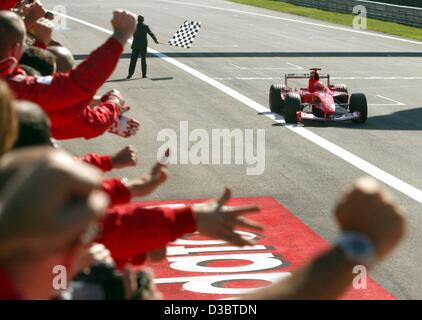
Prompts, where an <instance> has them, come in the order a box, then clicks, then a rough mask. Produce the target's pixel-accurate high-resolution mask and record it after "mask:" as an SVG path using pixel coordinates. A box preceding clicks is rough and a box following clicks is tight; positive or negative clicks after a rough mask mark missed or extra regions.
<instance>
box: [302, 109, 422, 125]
mask: <svg viewBox="0 0 422 320" xmlns="http://www.w3.org/2000/svg"><path fill="white" fill-rule="evenodd" d="M303 124H304V126H305V127H308V128H325V127H335V128H344V129H356V130H393V131H419V130H422V106H421V107H419V108H414V109H408V110H400V111H397V112H394V113H392V114H387V115H382V116H372V117H371V115H370V114H369V116H368V120H367V121H366V123H364V124H356V123H352V122H351V121H350V122H349V121H347V122H316V121H315V122H314V121H306V122H305V121H304V122H303Z"/></svg>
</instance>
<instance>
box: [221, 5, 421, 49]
mask: <svg viewBox="0 0 422 320" xmlns="http://www.w3.org/2000/svg"><path fill="white" fill-rule="evenodd" d="M229 1H231V2H237V3H242V4H247V5H252V6H256V7H260V8H265V9H270V10H274V11H280V12H286V13H291V14H295V15H298V16H303V17H308V18H313V19H318V20H323V21H327V22H332V23H336V24H340V25H344V26H348V27H351V26H353V18H354V15H353V14H344V13H337V12H331V11H325V10H320V9H314V8H308V7H301V6H297V5H294V4H290V3H286V2H280V1H276V0H229ZM367 24H368V26H367V27H368V30H370V31H377V32H382V33H386V34H391V35H395V36H400V37H404V38H409V39H415V40H420V41H422V29H421V28H415V27H409V26H405V25H402V24H398V23H394V22H386V21H381V20H376V19H368V22H367Z"/></svg>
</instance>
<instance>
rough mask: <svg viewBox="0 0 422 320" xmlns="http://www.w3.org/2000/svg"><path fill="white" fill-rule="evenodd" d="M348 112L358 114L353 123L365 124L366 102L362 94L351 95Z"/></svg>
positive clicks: (366, 115)
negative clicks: (358, 116)
mask: <svg viewBox="0 0 422 320" xmlns="http://www.w3.org/2000/svg"><path fill="white" fill-rule="evenodd" d="M349 109H350V112H360V118H359V119H354V120H353V122H354V123H365V122H366V119H367V118H368V102H367V100H366V96H365V95H364V94H363V93H353V94H352V95H351V96H350V102H349Z"/></svg>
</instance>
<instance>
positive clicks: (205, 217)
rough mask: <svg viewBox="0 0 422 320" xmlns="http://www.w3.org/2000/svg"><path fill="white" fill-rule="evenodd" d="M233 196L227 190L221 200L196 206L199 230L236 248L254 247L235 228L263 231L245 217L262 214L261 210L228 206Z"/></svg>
mask: <svg viewBox="0 0 422 320" xmlns="http://www.w3.org/2000/svg"><path fill="white" fill-rule="evenodd" d="M231 196H232V192H231V190H230V189H229V188H226V189H225V191H224V194H223V195H222V196H221V197H220V198H219V199H217V200H212V201H209V202H205V203H201V204H197V205H194V206H193V211H194V214H195V217H196V226H197V230H198V231H199V232H200V233H202V234H203V235H206V236H209V237H213V238H217V239H221V240H224V241H227V242H229V243H231V244H233V245H236V246H247V245H253V244H254V242H253V241H251V240H247V239H244V238H242V237H241V236H240V235H239V234H238V233H236V232H235V230H234V228H235V227H245V228H249V229H252V230H263V227H262V226H261V225H260V224H259V223H257V222H254V221H251V220H249V219H246V218H245V217H244V215H246V214H252V213H257V212H260V211H261V209H260V208H259V207H258V206H254V205H252V206H239V207H233V206H226V204H227V203H228V202H229V201H230V199H231Z"/></svg>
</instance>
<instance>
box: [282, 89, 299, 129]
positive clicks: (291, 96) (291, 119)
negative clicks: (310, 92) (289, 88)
mask: <svg viewBox="0 0 422 320" xmlns="http://www.w3.org/2000/svg"><path fill="white" fill-rule="evenodd" d="M298 111H302V101H301V99H300V95H299V94H298V93H288V94H287V95H286V106H285V108H284V120H286V123H297V116H296V113H297V112H298Z"/></svg>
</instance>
